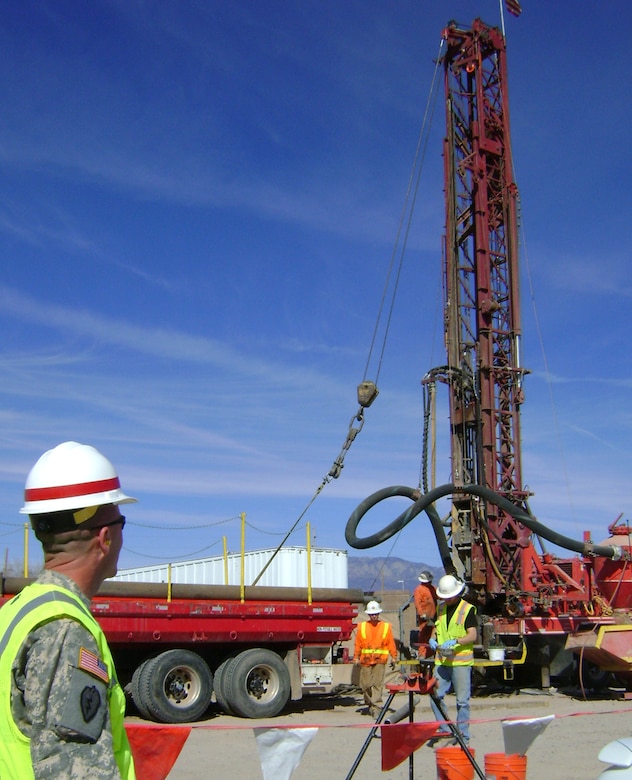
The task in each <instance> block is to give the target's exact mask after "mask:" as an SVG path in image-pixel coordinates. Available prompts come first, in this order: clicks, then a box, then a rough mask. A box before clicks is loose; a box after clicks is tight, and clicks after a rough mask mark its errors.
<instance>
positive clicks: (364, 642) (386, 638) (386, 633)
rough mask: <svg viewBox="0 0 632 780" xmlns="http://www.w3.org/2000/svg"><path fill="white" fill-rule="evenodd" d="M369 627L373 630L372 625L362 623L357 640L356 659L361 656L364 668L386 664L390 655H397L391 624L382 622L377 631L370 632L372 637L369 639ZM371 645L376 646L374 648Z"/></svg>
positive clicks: (376, 627)
mask: <svg viewBox="0 0 632 780" xmlns="http://www.w3.org/2000/svg"><path fill="white" fill-rule="evenodd" d="M367 626H368V627H370V629H373V626H372V624H371V623H369V622H368V621H367V622H364V623H360V626H359V629H358V636H357V638H356V652H355V655H356V657H358V656H359V658H360V664H361V665H362V666H373V665H374V664H385V663H386V662H387V661H388V656H389V654H390V655H392V656H393V657H394V656H395V655H396V654H397V648H396V647H395V640H394V639H393V634H392V633H391V625H390V623H386V622H385V621H383V620H381V621H380V622H379V623H378V624H377V625H376V626H375V629H373V630H370V631H369V633H370V636H369V637H367ZM371 645H376V646H375V647H372V646H371Z"/></svg>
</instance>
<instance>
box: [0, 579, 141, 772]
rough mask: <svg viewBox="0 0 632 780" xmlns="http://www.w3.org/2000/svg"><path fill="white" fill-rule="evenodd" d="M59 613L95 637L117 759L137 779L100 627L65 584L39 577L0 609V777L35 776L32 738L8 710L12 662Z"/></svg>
mask: <svg viewBox="0 0 632 780" xmlns="http://www.w3.org/2000/svg"><path fill="white" fill-rule="evenodd" d="M62 617H63V618H70V619H72V620H76V621H77V622H78V623H81V625H83V626H84V627H85V628H86V629H87V630H88V631H89V632H90V633H91V634H92V636H93V637H94V638H95V640H96V642H97V645H98V647H99V652H100V655H101V658H102V660H103V661H104V663H105V665H106V666H107V669H108V673H109V677H110V683H109V685H108V705H109V710H110V721H111V724H112V741H113V748H114V754H115V758H116V763H117V764H118V768H119V771H120V773H121V777H122V778H123V780H136V774H135V772H134V761H133V759H132V751H131V748H130V745H129V741H128V739H127V734H126V733H125V725H124V720H123V719H124V716H125V694H124V693H123V689H122V688H121V686H120V685H119V683H118V681H117V679H116V671H115V669H114V661H113V660H112V654H111V653H110V649H109V647H108V644H107V640H106V638H105V634H104V633H103V630H102V629H101V626H100V625H99V624H98V623H97V621H96V620H95V619H94V617H93V616H92V614H91V612H90V610H89V609H87V608H86V606H85V604H83V603H82V602H81V600H80V599H79V598H78V597H77V596H75V595H73V594H72V593H71V592H69V591H68V590H66V589H64V588H60V587H57V586H55V585H43V584H40V583H37V582H34V583H33V584H31V585H29V586H28V587H26V588H24V590H23V591H22V592H21V593H19V594H18V595H17V596H14V597H13V598H12V599H11V601H9V602H7V604H5V605H4V607H3V608H2V609H1V610H0V778H2V780H32V779H33V778H34V773H33V765H32V762H31V751H30V742H31V740H30V739H29V738H28V737H26V736H25V735H24V734H23V733H22V732H21V731H20V729H19V728H18V726H17V724H16V723H15V721H14V719H13V714H12V712H11V666H12V664H13V661H14V659H15V657H16V656H17V654H18V652H19V650H20V647H21V646H22V643H23V642H24V640H25V639H26V638H27V636H28V635H29V634H30V633H31V631H33V630H34V629H35V628H37V626H39V625H41V624H42V623H44V622H46V621H48V620H52V619H58V618H62Z"/></svg>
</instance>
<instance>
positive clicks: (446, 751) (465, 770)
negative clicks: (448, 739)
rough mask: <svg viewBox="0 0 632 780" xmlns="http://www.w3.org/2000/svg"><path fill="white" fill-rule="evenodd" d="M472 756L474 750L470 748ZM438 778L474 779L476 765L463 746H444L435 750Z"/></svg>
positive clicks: (443, 779)
mask: <svg viewBox="0 0 632 780" xmlns="http://www.w3.org/2000/svg"><path fill="white" fill-rule="evenodd" d="M470 753H471V754H472V756H473V755H474V751H473V750H470ZM435 756H436V759H437V780H474V765H473V764H472V762H471V761H470V759H469V758H468V757H467V753H466V752H465V750H463V748H461V747H443V748H437V750H435Z"/></svg>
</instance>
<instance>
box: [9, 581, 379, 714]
mask: <svg viewBox="0 0 632 780" xmlns="http://www.w3.org/2000/svg"><path fill="white" fill-rule="evenodd" d="M29 582H31V580H29V579H24V578H3V579H2V591H1V593H0V605H1V604H3V603H4V602H5V601H7V600H8V599H9V598H11V597H12V596H13V595H15V594H16V593H18V592H19V591H20V590H22V588H24V587H25V586H26V585H27V584H28V583H29ZM363 597H364V594H363V593H362V591H359V590H351V589H339V588H332V589H329V588H316V589H307V588H276V587H263V586H250V587H249V586H246V587H240V586H232V585H181V584H174V585H168V584H162V583H130V582H105V583H104V584H103V586H102V587H101V589H100V590H99V593H98V594H97V596H96V597H95V598H94V599H93V601H92V613H93V614H94V616H95V617H96V619H97V620H98V622H99V624H100V625H101V627H102V628H103V630H104V632H105V634H106V636H107V639H108V643H109V645H110V648H111V650H112V654H113V656H114V660H115V663H116V668H117V673H118V675H119V679H120V682H121V684H122V685H123V686H124V688H125V690H126V692H127V693H128V694H129V695H130V696H131V698H132V700H133V702H134V704H135V705H136V708H137V709H138V711H139V713H140V714H141V715H142V716H143V717H146V718H149V719H151V720H156V721H160V722H163V723H183V722H190V721H194V720H196V719H198V718H200V717H201V716H202V715H203V714H204V712H205V711H206V710H207V708H208V706H209V704H210V703H211V701H212V696H213V694H214V696H215V701H216V702H217V704H218V705H219V707H220V708H221V709H222V710H223V711H224V712H228V713H230V714H233V715H238V716H241V717H246V718H269V717H273V716H275V715H277V714H279V713H280V712H281V711H282V710H283V708H284V707H285V706H286V704H287V703H288V701H289V700H290V699H300V698H301V697H302V695H303V694H304V693H306V692H309V691H318V692H327V691H328V690H330V689H331V687H332V685H333V670H332V666H333V664H335V663H336V662H341V661H342V660H343V658H344V654H343V650H342V647H341V646H340V645H341V643H342V642H345V641H347V640H349V639H350V637H351V634H352V631H353V629H354V627H355V619H356V617H357V614H358V604H361V603H362V601H363Z"/></svg>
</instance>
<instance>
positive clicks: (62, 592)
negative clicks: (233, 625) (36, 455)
mask: <svg viewBox="0 0 632 780" xmlns="http://www.w3.org/2000/svg"><path fill="white" fill-rule="evenodd" d="M24 493H25V503H24V506H23V508H22V509H21V510H20V511H21V512H22V513H23V514H27V515H29V518H30V521H31V525H32V527H33V530H34V531H35V535H36V537H37V539H38V540H39V541H40V542H41V544H42V547H43V550H44V571H43V572H42V574H41V575H40V576H39V577H38V579H37V580H36V581H35V582H34V583H32V584H30V585H28V586H27V587H25V588H24V589H23V590H22V591H21V592H20V593H18V594H17V595H16V596H14V597H13V598H12V599H11V600H10V601H9V602H8V603H7V604H5V606H4V607H2V609H0V778H2V780H52V778H65V779H66V780H88V778H89V780H114V779H115V778H116V779H117V780H118V779H119V778H122V780H134V779H135V771H134V762H133V759H132V753H131V749H130V745H129V742H128V739H127V735H126V733H125V726H124V722H123V718H124V714H125V694H124V693H123V690H122V688H121V686H120V685H119V683H118V681H117V678H116V671H115V669H114V663H113V661H112V655H111V654H110V650H109V648H108V644H107V641H106V638H105V635H104V633H103V631H102V629H101V627H100V626H99V624H98V623H97V621H96V620H95V619H94V617H93V616H92V613H91V612H90V600H91V598H92V597H93V596H94V595H95V594H96V593H97V591H98V589H99V587H100V586H101V583H102V582H103V580H104V579H106V578H107V577H112V576H114V575H115V574H116V569H117V563H118V557H119V553H120V551H121V547H122V544H123V526H124V524H125V518H124V517H123V516H122V515H121V513H120V511H119V504H127V503H131V502H133V501H136V499H135V498H131V497H130V496H127V495H125V493H123V491H122V490H121V487H120V482H119V478H118V476H117V474H116V472H115V471H114V467H113V466H112V464H111V463H110V461H109V460H107V459H106V458H105V457H104V456H103V455H102V454H101V453H100V452H99V451H98V450H96V449H94V447H89V446H87V445H84V444H78V443H77V442H64V443H63V444H60V445H59V446H58V447H55V448H54V449H52V450H48V452H46V453H44V455H42V457H41V458H40V459H39V460H38V461H37V463H36V464H35V466H33V468H32V469H31V472H30V473H29V476H28V478H27V481H26V489H25V491H24Z"/></svg>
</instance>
